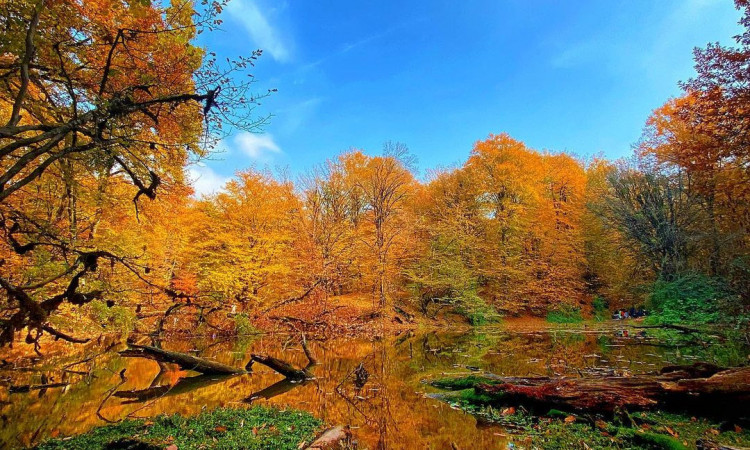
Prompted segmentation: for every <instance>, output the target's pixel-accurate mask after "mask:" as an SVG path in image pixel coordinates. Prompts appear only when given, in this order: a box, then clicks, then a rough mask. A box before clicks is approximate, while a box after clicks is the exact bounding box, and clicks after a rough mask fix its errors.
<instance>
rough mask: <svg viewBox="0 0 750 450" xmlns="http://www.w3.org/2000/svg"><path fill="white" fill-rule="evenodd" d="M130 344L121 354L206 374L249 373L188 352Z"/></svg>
mask: <svg viewBox="0 0 750 450" xmlns="http://www.w3.org/2000/svg"><path fill="white" fill-rule="evenodd" d="M129 345H130V347H131V348H129V349H127V350H123V351H121V352H120V355H121V356H125V357H131V358H132V357H139V358H147V359H151V360H154V361H157V362H165V363H171V364H177V365H178V366H180V368H181V369H183V370H192V371H195V372H199V373H202V374H204V375H240V374H244V373H247V370H246V369H239V368H236V367H232V366H228V365H226V364H222V363H219V362H216V361H211V360H209V359H205V358H199V357H197V356H193V355H188V354H186V353H180V352H172V351H169V350H164V349H161V348H157V347H151V346H150V345H137V344H129Z"/></svg>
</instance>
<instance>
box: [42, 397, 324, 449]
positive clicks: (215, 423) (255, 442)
mask: <svg viewBox="0 0 750 450" xmlns="http://www.w3.org/2000/svg"><path fill="white" fill-rule="evenodd" d="M321 425H322V422H321V421H320V420H318V419H316V418H315V417H313V416H312V415H310V414H309V413H306V412H302V411H295V410H279V409H274V408H265V407H259V406H256V407H253V408H250V409H232V408H221V409H217V410H214V411H211V412H204V413H202V414H200V415H198V416H195V417H182V416H179V415H170V416H167V415H162V416H158V417H155V418H153V419H152V420H149V421H146V420H126V421H123V422H120V423H117V424H114V425H108V426H104V427H100V428H95V429H93V430H91V431H89V432H88V433H85V434H82V435H79V436H76V437H74V438H72V439H67V440H66V439H53V440H49V441H46V442H44V443H42V444H40V445H39V446H38V447H37V448H39V449H41V450H48V449H72V448H75V449H80V450H94V449H96V450H98V449H105V448H125V449H128V448H132V449H136V448H137V449H144V450H150V449H163V448H165V447H167V446H169V445H171V444H174V445H176V446H177V448H179V449H180V450H188V449H196V450H197V449H203V448H212V449H267V448H273V449H291V450H296V449H297V448H298V447H300V444H301V443H302V442H306V443H308V444H309V443H310V442H312V440H313V439H314V436H315V433H316V431H317V430H318V429H319V428H320V427H321Z"/></svg>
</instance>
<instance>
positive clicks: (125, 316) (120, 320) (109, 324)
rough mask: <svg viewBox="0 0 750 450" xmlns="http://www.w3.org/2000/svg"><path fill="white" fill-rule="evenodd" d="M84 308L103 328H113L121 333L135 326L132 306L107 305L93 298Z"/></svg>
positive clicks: (128, 331) (125, 332)
mask: <svg viewBox="0 0 750 450" xmlns="http://www.w3.org/2000/svg"><path fill="white" fill-rule="evenodd" d="M86 310H87V312H88V313H89V315H90V316H91V317H92V319H93V320H94V322H95V323H97V324H100V325H101V326H102V327H103V328H105V330H107V331H111V330H115V331H117V332H119V333H121V334H123V335H127V334H129V333H130V332H131V331H133V328H135V323H136V314H135V311H133V309H132V308H128V307H125V306H107V304H106V302H104V301H102V300H94V301H92V302H91V303H89V304H88V305H86Z"/></svg>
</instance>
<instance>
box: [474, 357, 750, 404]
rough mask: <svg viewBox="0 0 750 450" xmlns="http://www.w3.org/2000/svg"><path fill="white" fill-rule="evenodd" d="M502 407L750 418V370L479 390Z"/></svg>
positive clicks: (531, 382)
mask: <svg viewBox="0 0 750 450" xmlns="http://www.w3.org/2000/svg"><path fill="white" fill-rule="evenodd" d="M475 390H476V392H477V393H478V394H485V395H488V396H490V397H492V398H493V399H495V400H496V401H497V402H499V403H508V404H511V403H512V404H524V405H528V406H529V407H532V408H556V409H563V410H570V411H576V412H596V413H608V414H611V413H616V412H618V411H622V410H627V411H635V410H648V409H657V408H658V409H679V410H690V411H693V412H695V413H697V414H702V415H719V416H723V417H742V416H746V415H747V414H748V410H747V408H746V407H745V406H743V405H747V404H748V401H750V367H742V368H733V369H725V368H721V367H716V366H712V365H709V364H697V365H693V366H673V367H669V368H665V370H663V371H662V373H660V374H658V375H636V376H631V377H596V378H595V377H585V378H570V379H567V378H525V379H519V378H503V377H499V378H497V380H494V381H493V382H491V383H490V382H487V383H479V384H477V385H476V386H475Z"/></svg>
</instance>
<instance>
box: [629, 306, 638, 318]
mask: <svg viewBox="0 0 750 450" xmlns="http://www.w3.org/2000/svg"><path fill="white" fill-rule="evenodd" d="M630 317H632V318H636V317H637V316H636V315H635V306H631V307H630Z"/></svg>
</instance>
